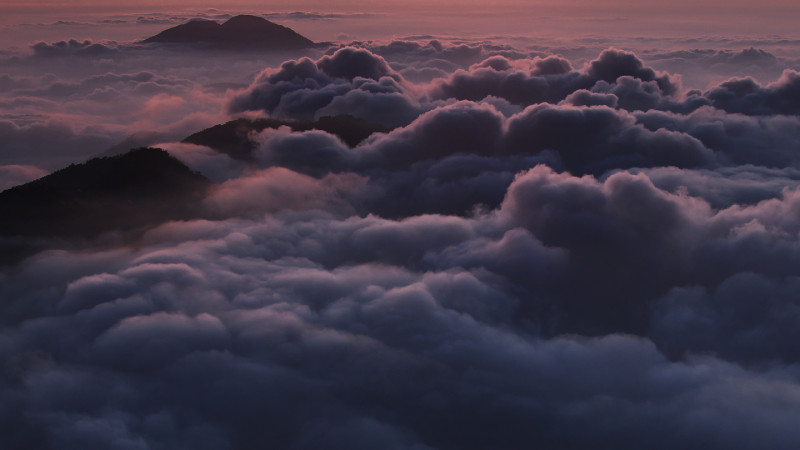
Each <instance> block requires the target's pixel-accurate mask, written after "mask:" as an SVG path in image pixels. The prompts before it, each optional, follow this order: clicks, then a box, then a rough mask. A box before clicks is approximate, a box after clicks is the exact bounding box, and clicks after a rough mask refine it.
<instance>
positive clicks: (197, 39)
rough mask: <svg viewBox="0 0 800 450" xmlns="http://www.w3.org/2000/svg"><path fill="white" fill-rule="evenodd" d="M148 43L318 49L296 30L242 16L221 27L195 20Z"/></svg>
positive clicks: (235, 17) (216, 24)
mask: <svg viewBox="0 0 800 450" xmlns="http://www.w3.org/2000/svg"><path fill="white" fill-rule="evenodd" d="M142 42H144V43H170V44H192V43H201V44H208V45H212V46H217V47H225V48H234V49H248V50H249V49H269V50H293V49H301V48H309V47H313V46H315V44H314V42H313V41H311V40H310V39H308V38H305V37H303V36H301V35H300V34H298V33H297V32H295V31H294V30H292V29H290V28H287V27H284V26H282V25H278V24H276V23H273V22H270V21H269V20H267V19H264V18H262V17H258V16H251V15H240V16H234V17H231V18H230V19H228V20H227V21H226V22H225V23H223V24H219V23H217V22H214V21H213V20H191V21H189V22H186V23H184V24H181V25H178V26H176V27H172V28H169V29H167V30H164V31H162V32H161V33H158V34H157V35H155V36H151V37H149V38H147V39H145V40H144V41H142Z"/></svg>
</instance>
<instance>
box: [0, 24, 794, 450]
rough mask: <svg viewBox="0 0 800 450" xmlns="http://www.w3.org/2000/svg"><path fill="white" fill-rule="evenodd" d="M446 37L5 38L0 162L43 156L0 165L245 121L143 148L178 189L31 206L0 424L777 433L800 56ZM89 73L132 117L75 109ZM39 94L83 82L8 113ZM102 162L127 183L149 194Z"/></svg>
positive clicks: (14, 172) (470, 436)
mask: <svg viewBox="0 0 800 450" xmlns="http://www.w3.org/2000/svg"><path fill="white" fill-rule="evenodd" d="M209 14H211V13H209ZM148 17H149V16H148ZM153 18H155V19H158V20H168V19H169V18H168V17H160V16H159V17H156V16H153ZM297 18H298V19H301V18H302V19H303V20H305V19H322V17H313V16H311V15H306V14H304V15H303V16H302V17H299V16H298V17H297ZM453 41H455V42H442V41H439V40H434V39H432V38H429V37H426V38H424V39H421V40H413V39H408V40H402V41H393V42H389V43H353V44H352V45H344V46H341V47H336V48H334V49H333V50H331V51H329V52H328V53H327V54H321V51H320V52H318V53H317V54H311V55H310V56H306V57H303V56H302V55H293V56H291V57H290V58H287V61H284V62H282V63H281V64H278V63H275V64H266V65H268V66H269V67H270V68H267V69H265V70H263V67H260V69H262V70H255V69H254V66H253V65H244V63H241V62H239V63H235V62H234V61H235V58H233V57H232V56H230V55H225V56H220V55H218V57H219V58H221V59H219V60H213V59H212V60H210V61H209V62H208V66H209V67H205V68H197V69H196V70H197V73H194V72H192V71H190V70H188V69H185V68H184V69H181V70H178V69H174V67H173V68H170V69H169V70H164V69H163V68H161V70H159V68H158V67H155V68H148V69H147V70H145V69H144V68H140V69H138V70H133V69H132V68H130V67H127V68H126V66H124V65H123V63H122V62H120V61H123V60H125V58H127V57H129V56H130V54H129V53H127V52H128V50H127V49H126V50H121V53H122V54H124V55H125V56H123V57H120V59H119V60H116V59H115V60H114V61H111V62H103V63H100V62H99V60H98V59H92V58H91V57H87V59H86V61H88V62H87V66H89V65H91V64H94V63H97V64H100V65H99V66H95V67H93V68H92V69H91V71H94V73H92V74H91V75H87V74H86V73H82V72H81V73H78V72H75V73H70V74H69V76H66V75H63V74H62V76H56V75H54V76H53V77H47V76H43V75H36V76H32V75H30V74H28V75H25V74H23V73H21V72H20V69H19V67H21V66H24V65H25V64H35V62H31V60H35V59H36V58H31V60H25V61H17V63H18V65H17V66H14V65H13V64H12V65H11V69H10V71H9V73H8V75H7V76H5V77H3V76H0V91H1V90H5V91H4V92H6V93H9V94H8V96H7V97H6V98H5V99H4V102H3V103H2V104H3V105H4V106H3V107H4V108H8V109H10V108H12V107H13V108H15V112H16V114H10V113H9V114H6V115H4V117H3V119H2V121H0V134H2V133H3V130H4V129H5V133H4V136H5V137H6V139H5V140H1V142H0V146H4V147H3V150H4V152H2V154H3V155H4V157H5V158H6V161H5V162H4V165H3V166H0V172H5V173H6V174H7V177H6V178H7V179H9V180H11V179H21V180H22V181H25V180H26V177H29V178H30V177H34V176H37V174H41V173H42V172H41V169H38V168H37V167H44V168H45V169H50V167H48V166H46V165H39V164H36V166H37V167H33V166H30V165H26V164H30V163H29V162H28V161H29V160H30V159H32V157H31V155H30V153H31V152H35V151H37V149H38V148H41V147H45V146H46V145H47V144H48V143H50V142H53V141H55V140H60V141H61V142H62V150H61V151H63V152H65V155H66V154H68V152H71V151H73V149H74V153H69V154H70V155H73V154H74V155H78V154H83V153H80V152H79V151H78V150H77V149H78V148H79V147H80V146H81V145H84V146H85V147H90V146H95V147H96V146H98V145H100V144H101V143H102V142H105V141H103V139H106V140H109V139H110V138H108V137H107V136H109V135H108V134H104V133H106V132H107V131H108V130H112V131H114V133H116V134H113V135H112V136H113V137H116V138H118V139H119V140H121V138H122V137H124V136H123V135H124V134H125V131H129V130H131V129H140V128H145V129H147V128H150V127H151V126H152V127H153V128H157V130H154V131H159V132H161V131H163V130H165V129H166V130H173V131H175V130H184V129H188V128H189V124H197V128H198V129H200V128H203V126H202V123H204V121H205V122H207V121H211V120H217V122H223V121H225V120H228V119H230V118H231V117H229V115H228V114H234V115H239V114H241V115H243V116H245V117H244V118H240V119H239V120H238V121H235V122H231V123H230V124H228V125H224V126H221V127H216V128H215V129H213V130H212V131H209V132H207V133H206V134H205V135H204V136H205V137H206V139H205V140H202V139H201V140H200V141H202V143H203V144H207V145H197V144H189V143H185V142H184V143H164V145H163V147H164V148H165V149H166V150H167V151H168V152H170V153H171V154H172V155H173V156H175V157H176V158H177V159H178V160H179V161H181V163H182V164H185V165H186V166H188V169H187V167H184V166H183V165H181V163H179V162H178V161H175V160H173V159H170V158H167V157H166V155H164V154H163V153H161V152H155V151H140V154H144V153H147V152H150V153H152V154H154V155H159V158H160V160H161V161H162V162H163V161H169V164H170V167H171V168H172V170H173V172H170V173H180V174H183V176H185V177H186V178H187V179H192V180H195V182H196V183H197V184H198V186H202V189H199V190H191V191H190V192H189V194H190V195H191V199H192V201H193V202H195V203H192V204H191V206H192V208H191V210H190V211H187V212H186V213H185V214H181V215H175V214H174V213H175V211H176V210H178V209H180V208H179V207H180V206H181V205H182V206H183V207H186V206H187V204H188V203H187V202H185V201H183V200H180V199H179V200H180V201H178V202H176V203H175V204H174V205H173V204H170V205H168V207H166V208H164V209H165V210H167V211H166V213H165V214H164V215H163V216H153V217H154V218H153V219H152V220H151V221H149V222H136V221H134V220H133V219H126V218H125V217H121V216H119V215H118V214H112V216H113V217H111V219H113V220H111V219H109V221H108V223H111V225H108V226H107V228H108V229H104V230H100V231H97V230H95V229H93V228H91V227H89V225H88V224H87V225H85V226H84V228H79V231H83V233H82V234H80V236H81V239H72V238H70V237H69V236H66V235H65V236H60V235H57V233H56V232H51V233H49V235H47V236H40V235H36V234H35V233H34V232H33V231H30V230H26V231H30V233H29V234H30V236H29V235H26V236H27V237H28V238H29V239H30V240H31V241H32V242H33V241H35V244H36V247H35V249H38V250H37V251H36V253H35V254H23V255H22V256H19V257H13V255H12V257H11V258H6V260H4V261H10V262H4V264H6V265H5V266H3V267H2V268H0V300H2V301H0V324H2V332H0V405H2V406H0V446H3V447H9V448H58V449H73V448H75V449H79V448H81V449H82V448H112V447H113V448H132V449H134V448H136V449H138V448H178V449H180V448H192V449H196V448H197V449H204V448H208V449H226V448H227V449H237V450H238V449H248V448H262V447H269V448H280V449H299V448H321V447H324V448H348V449H362V448H363V449H372V448H397V449H415V450H422V449H442V450H444V449H465V448H476V449H482V448H503V449H528V448H538V447H541V448H564V449H572V448H574V449H579V448H615V449H616V448H642V447H644V448H665V449H666V448H726V449H752V448H778V449H780V448H793V446H795V445H796V442H797V441H798V438H800V435H799V434H798V429H797V426H796V424H797V422H798V420H800V416H798V411H800V389H799V388H798V383H799V382H800V379H799V378H798V371H797V367H798V362H799V361H800V352H798V350H797V349H796V348H795V347H796V346H795V345H792V344H793V343H794V342H796V340H797V338H798V332H797V330H798V329H800V305H799V304H798V302H797V300H796V295H794V293H796V291H797V289H798V288H799V287H800V286H798V277H797V274H798V270H799V269H800V245H799V243H798V236H800V216H798V211H800V161H798V158H797V156H796V153H797V152H796V150H797V149H796V143H797V142H798V139H799V138H800V118H799V117H798V114H797V112H796V111H794V110H793V109H792V108H793V106H792V102H791V99H792V98H793V97H792V95H793V89H794V87H795V84H796V81H797V74H796V73H795V72H793V71H787V72H785V73H784V75H783V76H782V78H780V79H778V80H777V81H775V82H773V83H764V82H759V81H755V80H754V79H748V78H742V79H732V80H728V81H723V82H720V83H716V84H714V85H712V86H711V87H709V88H707V89H705V90H702V91H684V90H683V88H682V87H681V83H680V77H679V76H678V75H677V74H673V73H672V72H671V73H667V72H662V71H660V70H656V69H654V68H652V67H655V65H653V66H652V67H651V65H650V64H649V62H648V63H646V62H645V61H649V60H648V57H647V55H653V53H652V52H649V53H648V52H640V53H638V55H639V56H637V54H635V53H632V52H629V51H623V50H618V49H613V48H612V49H607V50H605V51H601V52H600V53H599V54H598V53H597V52H594V50H593V49H589V48H583V49H577V48H576V49H574V50H573V51H572V52H571V54H573V55H574V54H578V53H580V52H583V53H582V54H589V53H590V52H594V53H593V54H592V55H591V56H588V57H586V58H585V59H583V60H578V59H575V58H568V57H566V56H564V54H565V53H567V52H566V51H564V52H562V51H552V52H550V51H547V52H546V51H544V50H546V48H544V47H543V46H532V47H530V48H527V49H518V48H514V47H511V46H509V45H507V44H497V45H496V44H493V43H491V42H484V43H475V42H466V41H465V42H457V41H456V40H453ZM71 45H72V46H74V47H76V48H78V47H80V48H83V47H81V46H82V45H83V44H81V43H79V42H78V43H76V44H74V45H73V44H64V46H62V47H70V46H71ZM55 47H59V46H58V45H55ZM87 48H88V47H87ZM152 51H154V52H156V53H154V54H155V55H162V53H161V52H166V51H168V50H165V49H154V50H152ZM689 53H690V54H689V55H685V56H684V57H685V58H686V59H688V58H690V56H691V55H699V54H700V53H702V52H701V51H692V52H689ZM559 55H561V56H559ZM642 55H644V56H642ZM176 57H179V56H177V55H176ZM184 57H185V56H184ZM671 57H673V58H678V57H680V55H677V54H676V55H672V56H671ZM700 57H702V58H717V59H719V61H718V63H719V64H728V65H736V64H760V63H761V62H763V61H767V60H769V61H773V63H774V64H778V65H779V64H781V61H782V60H781V59H779V58H777V57H775V59H771V58H769V55H766V54H762V53H758V52H756V51H755V50H752V51H744V52H740V53H736V52H728V53H714V54H711V53H709V54H702V55H701V56H698V58H700ZM187 58H188V57H187ZM225 58H230V59H225ZM40 59H41V58H40ZM52 59H53V60H58V59H60V58H52ZM62 59H63V58H62ZM654 59H656V60H659V61H661V62H663V61H665V60H666V59H668V57H667V56H663V55H662V57H661V58H660V59H659V58H656V57H655V56H654ZM723 60H724V61H723ZM139 61H141V59H140V60H139ZM225 61H229V62H231V64H233V65H234V67H227V66H226V65H225V64H223V62H225ZM236 64H243V65H238V66H237V65H236ZM248 64H249V63H248ZM109 65H110V66H111V68H109V67H108V66H109ZM262 66H263V64H262ZM99 67H102V68H103V69H102V71H100V72H99V73H96V72H98V71H99V70H100V69H99ZM660 67H663V66H659V68H660ZM242 68H249V69H248V70H242ZM250 69H252V70H250ZM76 70H77V69H76ZM86 70H87V71H88V70H89V69H86ZM233 72H237V77H238V78H237V77H234V76H233V75H231V74H232V73H233ZM238 72H242V73H238ZM250 81H252V82H251V83H250V85H249V86H248V87H246V88H244V89H239V90H236V91H231V92H229V93H228V94H224V93H223V92H222V91H224V89H222V88H218V89H208V90H206V89H204V88H203V86H206V85H211V84H213V83H217V82H218V83H233V82H238V83H246V82H250ZM224 86H231V84H224ZM112 91H113V92H112ZM21 93H24V94H25V95H24V96H23V95H20V94H21ZM139 94H141V98H139V97H137V95H139ZM104 96H108V97H104ZM12 97H16V98H13V99H12ZM102 98H106V100H102ZM109 98H113V99H117V100H121V101H123V102H122V103H115V105H122V106H120V107H119V108H120V109H122V110H124V113H125V115H126V117H130V118H133V119H131V120H133V121H135V122H136V123H135V124H134V125H131V124H120V123H118V122H115V121H112V120H109V121H107V122H104V124H105V127H101V128H90V127H86V125H85V124H86V123H87V121H86V120H85V119H86V118H87V117H90V112H91V115H96V116H102V115H103V114H104V113H105V112H106V111H108V110H109V109H110V108H107V101H108V99H109ZM65 105H66V106H65ZM103 105H106V109H104V108H103ZM198 105H203V108H200V109H201V110H202V111H201V113H202V118H196V117H195V118H192V117H191V114H192V113H196V110H197V109H196V108H198ZM45 106H47V107H50V108H54V107H59V106H60V107H63V108H67V106H69V107H72V106H80V107H81V108H82V109H81V110H80V111H81V112H80V113H79V112H76V113H73V115H61V116H59V117H60V118H61V121H60V122H59V121H55V120H54V119H53V117H51V116H46V115H33V114H30V115H28V114H27V113H28V112H36V111H39V112H41V110H44V109H45ZM22 108H28V109H24V110H23V109H22ZM214 108H216V110H215V109H214ZM220 108H224V109H225V111H223V112H222V113H219V112H218V111H219V109H220ZM81 114H83V115H81ZM119 115H120V116H122V115H123V114H122V112H120V113H119ZM265 115H266V116H268V117H267V118H266V119H264V118H263V116H265ZM325 116H339V118H338V119H330V118H329V119H328V120H329V121H333V122H334V123H335V121H336V120H340V121H341V122H340V125H341V124H347V123H349V124H350V125H353V124H355V125H354V126H355V127H356V128H358V127H363V129H361V130H360V131H365V130H366V131H365V132H364V134H363V136H362V135H359V139H353V140H350V139H347V137H346V136H345V134H344V133H332V132H327V131H324V130H323V126H322V125H321V123H322V122H314V121H315V120H319V119H320V118H321V117H325ZM347 116H351V117H349V118H348V117H347ZM114 117H118V116H114ZM178 117H180V118H178ZM256 117H260V119H259V120H262V123H261V125H264V126H256V119H255V118H256ZM353 117H357V118H360V119H365V120H366V121H370V122H378V123H380V124H384V125H386V126H382V127H372V126H371V125H370V126H367V125H369V123H367V122H359V121H357V120H356V119H353ZM78 119H83V120H78ZM270 119H281V121H277V120H275V121H274V123H267V122H269V120H270ZM314 123H316V124H317V128H316V129H309V128H311V127H313V126H314V125H313V124H314ZM365 123H366V124H367V125H365ZM3 124H5V125H3ZM42 124H48V126H44V125H42ZM111 124H113V125H114V126H113V127H112V126H111ZM328 124H329V125H330V124H331V122H328ZM3 127H5V128H3ZM329 131H335V127H331V128H329ZM58 133H61V134H58ZM176 133H177V131H176ZM226 133H227V134H226ZM369 133H372V134H371V135H370V134H369ZM173 134H175V133H173ZM187 134H188V133H187ZM367 135H369V136H368V137H365V136H367ZM339 136H342V137H339ZM37 139H38V140H37ZM91 139H95V140H97V141H98V142H92V141H91ZM150 139H157V140H162V141H164V140H169V137H168V136H167V137H165V135H164V134H161V133H156V134H153V135H152V137H151V138H150ZM101 141H102V142H101ZM217 147H219V148H217ZM228 147H230V148H228ZM231 149H233V150H231ZM41 155H42V156H41V160H42V161H51V162H52V161H53V157H52V153H42V154H41ZM45 155H47V157H45ZM65 159H66V158H65ZM120 160H121V159H120ZM146 166H147V168H149V169H153V170H155V171H156V172H158V168H159V167H160V166H158V164H156V163H152V164H149V163H148V164H146ZM82 167H83V166H82ZM126 167H127V166H126V164H122V168H123V169H124V168H126ZM84 169H85V167H84ZM73 170H74V167H73ZM79 170H83V169H79ZM120 170H122V169H120ZM192 171H199V172H201V173H202V174H204V175H206V176H207V177H208V178H210V179H211V181H213V182H214V184H213V185H211V184H210V183H209V182H208V181H207V180H204V179H202V178H201V177H199V176H198V175H197V174H193V173H192ZM14 177H17V178H14ZM88 178H90V177H81V180H83V179H88ZM133 178H135V177H133ZM99 179H101V180H105V181H104V182H106V183H112V182H113V183H112V184H114V185H115V186H117V187H118V190H120V191H122V192H127V193H133V194H135V195H136V196H135V198H137V199H138V198H140V197H141V198H142V199H143V200H142V203H141V204H146V201H147V200H148V199H156V200H158V199H163V198H165V197H167V196H168V195H169V194H170V193H173V194H174V191H173V189H172V188H170V186H171V184H170V183H168V182H165V181H164V180H160V181H159V182H158V183H157V182H156V181H158V180H155V178H153V177H149V178H148V179H147V182H145V183H142V184H136V183H133V184H126V183H128V182H129V181H130V180H129V179H128V178H124V177H115V178H114V179H113V180H108V179H106V178H102V177H100V178H99ZM167 181H169V180H167ZM78 184H79V183H78ZM100 186H101V187H102V186H106V185H104V184H100ZM73 188H74V186H73ZM128 189H129V190H128ZM77 191H79V192H77V193H73V194H74V195H76V196H78V197H77V198H79V197H80V195H81V193H82V192H85V189H84V190H83V191H81V189H77ZM96 191H97V192H99V194H97V195H101V196H107V197H102V198H103V199H104V201H105V200H107V201H108V203H105V204H106V205H116V206H115V207H117V208H119V209H120V210H124V209H125V208H130V207H131V206H130V204H129V203H128V202H127V201H123V202H120V201H119V200H120V198H122V199H123V200H125V199H126V197H114V196H113V195H114V192H117V191H114V192H111V191H109V190H108V189H105V188H97V189H96ZM40 194H41V195H45V194H47V192H44V193H41V192H40ZM73 194H71V195H73ZM133 194H132V195H133ZM155 194H157V195H155ZM137 196H138V197H137ZM70 198H76V197H70ZM0 200H2V198H0ZM69 201H73V200H69ZM56 204H58V205H61V206H63V205H64V204H65V202H64V201H62V202H61V203H58V202H56ZM136 205H139V203H137V204H136ZM136 205H134V207H138V206H136ZM1 206H2V204H0V207H1ZM67 206H69V204H67ZM37 208H39V209H41V208H42V205H38V206H37V205H33V206H31V207H30V210H31V211H37ZM145 209H146V208H144V207H142V208H141V210H140V211H137V212H138V214H136V215H135V217H142V216H143V215H144V214H145V213H146V212H147V211H145ZM112 210H113V211H116V209H110V208H104V209H103V211H101V212H99V213H98V214H106V215H108V211H112ZM0 212H2V211H0ZM162 212H163V211H162ZM168 213H171V214H168ZM131 217H134V216H131ZM158 217H164V219H158ZM166 218H169V219H174V220H170V221H165V220H166ZM82 219H83V218H82ZM115 221H116V222H115ZM78 223H80V221H78ZM98 223H101V222H100V221H99V220H98V221H96V222H93V224H95V225H97V224H98ZM48 225H49V226H51V227H57V226H59V224H54V223H49V222H48ZM131 228H133V230H131ZM51 229H52V228H51ZM16 233H17V234H16V235H14V234H13V233H7V234H5V235H2V236H0V244H4V245H6V244H14V243H15V242H17V240H18V239H19V236H18V235H19V234H22V233H21V232H19V230H18V231H17V232H16ZM54 235H57V236H54ZM742 424H746V426H742Z"/></svg>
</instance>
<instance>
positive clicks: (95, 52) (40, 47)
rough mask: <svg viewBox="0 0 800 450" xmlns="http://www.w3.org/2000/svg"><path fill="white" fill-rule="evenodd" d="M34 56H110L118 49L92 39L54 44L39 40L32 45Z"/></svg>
mask: <svg viewBox="0 0 800 450" xmlns="http://www.w3.org/2000/svg"><path fill="white" fill-rule="evenodd" d="M31 49H33V56H34V57H36V58H65V57H90V58H97V57H108V56H112V55H114V54H115V53H116V52H117V50H116V49H115V48H114V47H112V46H109V45H105V44H100V43H96V42H92V41H90V40H85V41H77V40H75V39H70V40H69V41H58V42H54V43H52V44H48V43H46V42H37V43H35V44H33V45H32V46H31Z"/></svg>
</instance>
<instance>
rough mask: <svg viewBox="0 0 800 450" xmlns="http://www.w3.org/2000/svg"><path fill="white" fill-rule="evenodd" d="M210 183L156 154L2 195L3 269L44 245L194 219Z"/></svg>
mask: <svg viewBox="0 0 800 450" xmlns="http://www.w3.org/2000/svg"><path fill="white" fill-rule="evenodd" d="M211 185H212V184H211V182H210V181H208V180H207V179H206V178H205V177H203V176H201V175H199V174H196V173H194V172H192V171H191V170H189V168H188V167H186V166H185V165H183V164H182V163H181V162H180V161H178V160H177V159H175V158H173V157H171V156H170V155H169V154H167V152H165V151H163V150H160V149H154V148H140V149H135V150H131V151H130V152H128V153H125V154H123V155H119V156H114V157H108V158H95V159H92V160H90V161H87V162H86V163H83V164H73V165H70V166H69V167H67V168H65V169H62V170H59V171H57V172H54V173H52V174H50V175H48V176H45V177H43V178H40V179H38V180H36V181H32V182H30V183H27V184H24V185H21V186H17V187H14V188H11V189H9V190H6V191H4V192H2V193H0V217H2V220H0V263H3V262H5V263H8V262H11V261H14V260H16V259H18V258H19V257H22V256H25V255H27V254H30V253H32V252H34V251H36V250H37V249H40V248H42V247H45V246H50V245H49V244H48V245H45V244H44V242H47V241H49V242H50V243H52V241H59V240H62V241H64V242H67V241H69V240H74V239H78V240H80V239H92V238H95V237H97V236H99V235H100V234H102V233H104V232H107V231H134V230H137V229H141V228H142V227H146V226H148V225H155V224H158V223H161V222H164V221H168V220H180V219H189V218H192V217H197V216H198V215H199V213H200V202H201V201H202V199H203V198H204V196H205V193H206V191H207V189H208V188H209V187H210V186H211Z"/></svg>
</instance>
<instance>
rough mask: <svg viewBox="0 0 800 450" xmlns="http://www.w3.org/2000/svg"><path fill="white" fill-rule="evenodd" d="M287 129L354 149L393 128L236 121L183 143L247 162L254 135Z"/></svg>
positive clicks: (340, 121)
mask: <svg viewBox="0 0 800 450" xmlns="http://www.w3.org/2000/svg"><path fill="white" fill-rule="evenodd" d="M281 126H288V127H289V128H291V129H292V130H293V131H308V130H322V131H327V132H328V133H330V134H333V135H335V136H338V137H339V139H341V140H342V141H343V142H344V143H345V144H347V145H349V146H350V147H355V146H356V145H358V144H359V143H360V142H361V141H363V140H364V139H366V138H368V137H369V136H370V135H372V134H373V133H377V132H381V133H388V132H389V131H391V130H392V128H391V127H387V126H385V125H381V124H379V123H374V122H369V121H366V120H364V119H359V118H357V117H353V116H350V115H338V116H326V117H321V118H320V119H319V120H317V121H316V122H307V121H294V120H279V119H256V120H249V119H236V120H232V121H230V122H227V123H224V124H221V125H215V126H213V127H211V128H206V129H205V130H202V131H199V132H197V133H195V134H193V135H191V136H189V137H187V138H186V139H184V140H183V142H185V143H189V144H196V145H204V146H206V147H210V148H213V149H214V150H217V151H219V152H222V153H225V154H227V155H228V156H230V157H231V158H235V159H239V160H243V161H248V160H251V159H252V157H253V154H252V152H253V149H254V147H255V143H254V142H253V141H252V140H251V139H250V135H251V134H252V133H259V132H261V131H263V130H265V129H267V128H278V127H281Z"/></svg>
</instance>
